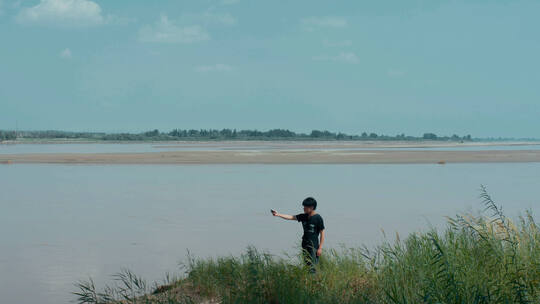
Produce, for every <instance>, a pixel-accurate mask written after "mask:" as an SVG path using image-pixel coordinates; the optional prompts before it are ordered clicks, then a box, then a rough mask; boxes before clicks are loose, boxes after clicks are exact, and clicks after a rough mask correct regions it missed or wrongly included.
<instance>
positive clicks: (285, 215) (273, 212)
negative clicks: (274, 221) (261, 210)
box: [272, 210, 296, 220]
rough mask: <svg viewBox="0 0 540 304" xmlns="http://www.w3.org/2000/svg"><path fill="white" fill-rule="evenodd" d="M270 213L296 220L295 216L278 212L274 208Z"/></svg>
mask: <svg viewBox="0 0 540 304" xmlns="http://www.w3.org/2000/svg"><path fill="white" fill-rule="evenodd" d="M272 215H273V216H279V217H280V218H282V219H286V220H296V217H295V216H294V215H288V214H281V213H278V212H277V211H275V210H273V211H272Z"/></svg>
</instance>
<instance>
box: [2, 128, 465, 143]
mask: <svg viewBox="0 0 540 304" xmlns="http://www.w3.org/2000/svg"><path fill="white" fill-rule="evenodd" d="M24 139H26V140H32V139H38V140H58V139H68V140H90V141H174V140H192V141H198V140H398V141H418V140H438V141H471V140H473V139H472V137H471V135H465V136H459V135H456V134H454V135H452V136H438V135H436V134H434V133H424V134H423V135H422V136H409V135H405V134H398V135H395V136H392V135H384V134H377V133H373V132H371V133H367V132H363V133H362V134H360V135H351V134H345V133H342V132H337V133H336V132H330V131H326V130H324V131H321V130H313V131H311V132H310V133H296V132H293V131H290V130H286V129H272V130H268V131H258V130H236V129H221V130H217V129H199V130H195V129H189V130H188V129H185V130H183V129H174V130H171V131H169V132H161V131H159V130H157V129H155V130H151V131H147V132H141V133H101V132H68V131H55V130H49V131H2V130H0V141H2V140H4V141H5V140H24Z"/></svg>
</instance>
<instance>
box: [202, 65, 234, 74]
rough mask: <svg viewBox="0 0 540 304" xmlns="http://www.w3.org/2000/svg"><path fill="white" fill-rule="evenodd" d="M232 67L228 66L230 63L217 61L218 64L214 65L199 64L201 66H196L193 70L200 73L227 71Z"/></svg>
mask: <svg viewBox="0 0 540 304" xmlns="http://www.w3.org/2000/svg"><path fill="white" fill-rule="evenodd" d="M232 69H233V67H232V66H230V65H227V64H221V63H218V64H214V65H201V66H198V67H196V68H195V71H197V72H200V73H205V72H227V71H231V70H232Z"/></svg>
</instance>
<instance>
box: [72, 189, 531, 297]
mask: <svg viewBox="0 0 540 304" xmlns="http://www.w3.org/2000/svg"><path fill="white" fill-rule="evenodd" d="M480 197H481V199H482V202H483V204H484V206H485V210H484V212H483V214H482V215H481V216H473V215H470V214H458V215H456V216H454V217H450V218H448V223H447V226H446V228H445V229H444V231H437V230H436V229H434V228H432V229H429V230H428V231H426V232H418V233H413V234H410V235H409V236H407V237H406V238H405V239H403V240H401V239H400V238H399V236H398V237H397V238H396V240H395V241H392V242H390V241H385V242H383V243H382V244H381V245H379V246H377V247H376V248H374V249H371V250H370V249H368V248H345V247H341V248H338V249H327V250H326V251H324V254H323V256H321V259H320V262H319V264H318V266H317V273H316V274H311V273H310V272H309V269H307V268H306V267H305V266H303V263H302V260H301V254H300V253H298V254H297V255H295V256H287V257H277V256H274V255H271V254H268V253H266V252H260V251H259V250H257V249H256V248H254V247H248V248H247V250H246V252H245V253H244V254H242V255H240V256H226V257H218V258H207V259H198V258H194V257H192V256H190V255H189V254H188V258H187V261H186V262H185V263H184V264H183V267H184V270H185V275H184V276H183V277H182V278H174V279H169V280H166V281H165V282H163V283H162V284H161V285H160V284H154V287H153V288H149V287H148V286H147V284H146V283H145V282H144V281H142V279H140V278H138V277H137V276H135V275H133V274H132V273H130V272H129V271H128V270H123V271H122V272H121V273H120V274H119V275H117V277H116V279H117V282H118V283H119V284H117V285H115V286H113V287H106V288H105V289H104V291H103V292H96V288H95V286H94V283H93V282H92V281H91V280H89V281H86V282H79V283H78V284H77V288H78V289H79V292H77V293H76V295H77V296H78V303H201V302H204V301H206V303H213V302H215V303H403V304H404V303H540V230H539V228H538V226H537V224H536V223H535V221H534V219H533V216H532V215H531V213H530V212H526V213H525V216H522V217H519V219H518V220H517V221H515V222H514V221H512V220H510V219H509V218H507V217H506V216H505V215H504V213H503V212H502V209H501V208H500V207H499V206H497V205H496V204H495V202H493V200H492V198H491V197H490V196H489V194H488V193H487V191H486V189H485V188H484V187H482V188H481V195H480ZM150 289H151V290H150Z"/></svg>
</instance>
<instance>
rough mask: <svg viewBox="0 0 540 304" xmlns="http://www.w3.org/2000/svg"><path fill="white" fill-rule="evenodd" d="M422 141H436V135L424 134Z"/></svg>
mask: <svg viewBox="0 0 540 304" xmlns="http://www.w3.org/2000/svg"><path fill="white" fill-rule="evenodd" d="M423 138H424V139H427V140H436V139H437V135H435V134H433V133H424V136H423Z"/></svg>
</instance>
